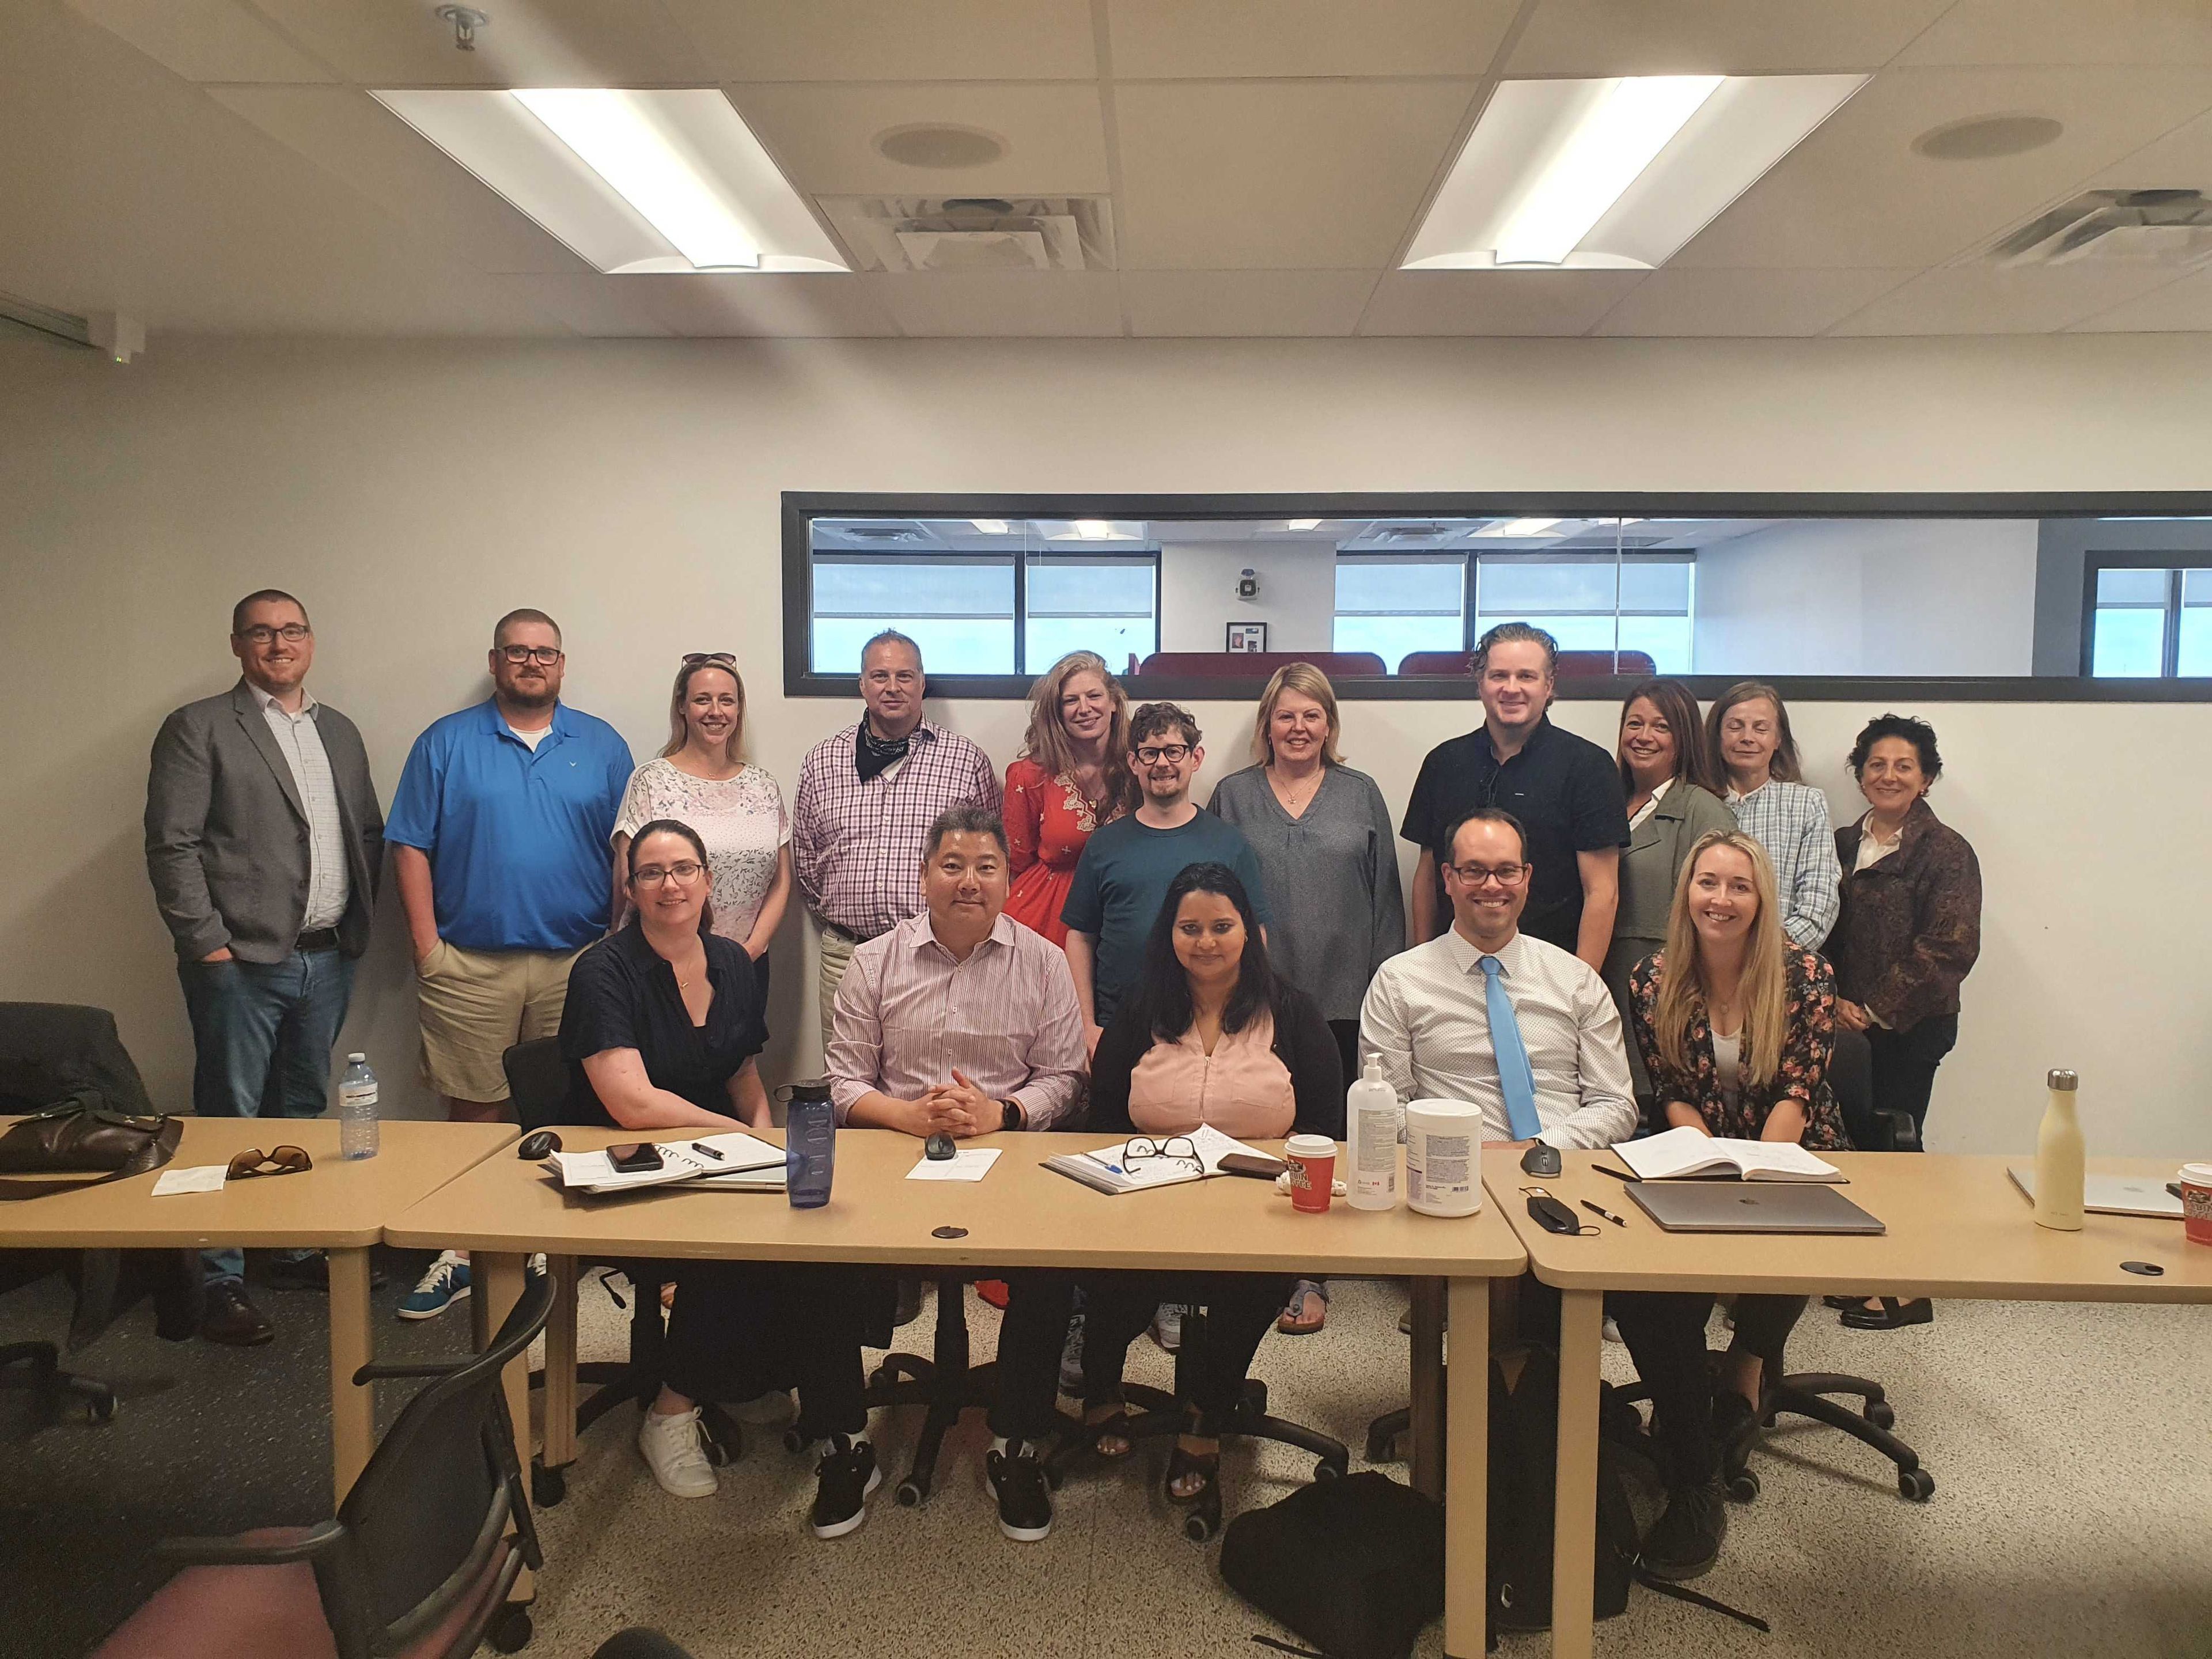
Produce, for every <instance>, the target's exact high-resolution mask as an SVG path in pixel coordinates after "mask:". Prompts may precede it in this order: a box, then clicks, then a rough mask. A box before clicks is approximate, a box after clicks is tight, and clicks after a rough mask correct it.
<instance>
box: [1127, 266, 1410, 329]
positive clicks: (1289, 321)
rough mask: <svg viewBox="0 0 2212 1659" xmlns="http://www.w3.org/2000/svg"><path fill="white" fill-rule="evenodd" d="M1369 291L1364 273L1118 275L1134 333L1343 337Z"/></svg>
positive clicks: (1368, 274)
mask: <svg viewBox="0 0 2212 1659" xmlns="http://www.w3.org/2000/svg"><path fill="white" fill-rule="evenodd" d="M1374 288H1375V273H1374V272H1373V271H1371V270H1131V271H1124V272H1123V273H1122V276H1121V292H1122V294H1123V295H1124V296H1125V297H1126V298H1127V301H1128V306H1129V321H1130V325H1131V327H1132V329H1133V331H1134V332H1136V333H1138V334H1140V335H1161V336H1182V337H1186V338H1209V339H1219V338H1225V337H1232V336H1239V335H1277V336H1286V337H1311V336H1317V335H1318V336H1333V335H1345V334H1349V333H1351V332H1352V330H1353V329H1354V328H1355V327H1356V326H1357V325H1358V322H1359V313H1361V311H1363V310H1364V308H1365V307H1366V305H1367V296H1368V295H1369V294H1370V293H1371V292H1373V290H1374Z"/></svg>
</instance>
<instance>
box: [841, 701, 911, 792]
mask: <svg viewBox="0 0 2212 1659" xmlns="http://www.w3.org/2000/svg"><path fill="white" fill-rule="evenodd" d="M913 742H914V733H913V732H908V733H907V734H906V736H904V737H902V738H879V737H878V736H877V735H876V734H875V732H872V730H870V729H869V726H868V722H867V720H866V717H863V718H862V720H861V721H860V732H859V735H858V737H857V738H855V739H854V744H853V764H854V766H855V767H857V768H858V769H859V770H860V781H861V782H862V783H866V781H868V780H869V779H870V778H872V777H876V776H878V775H881V774H882V773H884V772H885V771H887V770H889V769H890V767H891V766H892V765H893V764H894V763H896V762H898V761H902V760H904V759H905V758H906V754H907V749H908V745H909V744H912V743H913Z"/></svg>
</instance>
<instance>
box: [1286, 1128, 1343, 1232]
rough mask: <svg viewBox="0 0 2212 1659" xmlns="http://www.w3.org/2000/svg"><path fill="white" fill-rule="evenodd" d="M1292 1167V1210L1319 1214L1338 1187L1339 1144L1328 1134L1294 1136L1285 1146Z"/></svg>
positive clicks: (1287, 1159) (1326, 1206)
mask: <svg viewBox="0 0 2212 1659" xmlns="http://www.w3.org/2000/svg"><path fill="white" fill-rule="evenodd" d="M1283 1162H1284V1163H1285V1164H1289V1165H1290V1166H1291V1208H1292V1209H1294V1210H1304V1212H1306V1213H1307V1214H1309V1215H1318V1214H1320V1213H1321V1212H1322V1211H1323V1210H1326V1209H1327V1208H1328V1200H1329V1194H1330V1193H1331V1192H1332V1191H1334V1188H1335V1186H1336V1143H1335V1142H1334V1141H1333V1140H1331V1139H1329V1138H1328V1136H1327V1135H1292V1136H1291V1138H1290V1139H1288V1140H1286V1141H1285V1142H1284V1143H1283Z"/></svg>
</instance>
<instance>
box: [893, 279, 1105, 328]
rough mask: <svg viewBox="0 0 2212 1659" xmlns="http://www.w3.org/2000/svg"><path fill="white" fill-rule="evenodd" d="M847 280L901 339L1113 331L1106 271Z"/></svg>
mask: <svg viewBox="0 0 2212 1659" xmlns="http://www.w3.org/2000/svg"><path fill="white" fill-rule="evenodd" d="M849 280H851V281H853V282H855V283H864V284H866V287H867V289H868V290H869V291H870V292H871V293H872V295H874V296H875V297H876V298H877V299H878V300H879V301H881V302H882V303H883V304H884V306H885V307H888V308H889V310H890V313H891V315H892V316H893V317H894V318H896V319H897V322H898V325H899V330H900V331H901V332H902V333H905V334H911V335H954V336H961V337H993V336H1001V335H1004V336H1012V335H1036V336H1058V337H1076V336H1086V335H1087V336H1098V335H1118V334H1120V333H1121V300H1120V297H1119V295H1118V294H1117V292H1116V289H1115V281H1114V273H1113V272H1112V271H1110V270H1040V271H1014V270H1010V271H978V272H975V273H973V274H968V275H962V276H939V275H935V274H932V273H927V272H914V271H903V272H900V273H897V274H896V275H886V276H855V277H852V278H850V279H849Z"/></svg>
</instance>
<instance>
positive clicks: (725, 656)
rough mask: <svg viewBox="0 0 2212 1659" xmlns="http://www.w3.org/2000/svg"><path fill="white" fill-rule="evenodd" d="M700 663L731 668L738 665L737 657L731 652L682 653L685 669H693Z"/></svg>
mask: <svg viewBox="0 0 2212 1659" xmlns="http://www.w3.org/2000/svg"><path fill="white" fill-rule="evenodd" d="M702 662H720V663H727V664H728V665H730V666H731V667H732V668H734V667H736V666H737V665H738V659H737V655H736V653H733V652H729V651H686V652H685V653H684V666H685V667H686V668H690V667H694V666H696V665H698V664H700V663H702Z"/></svg>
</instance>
